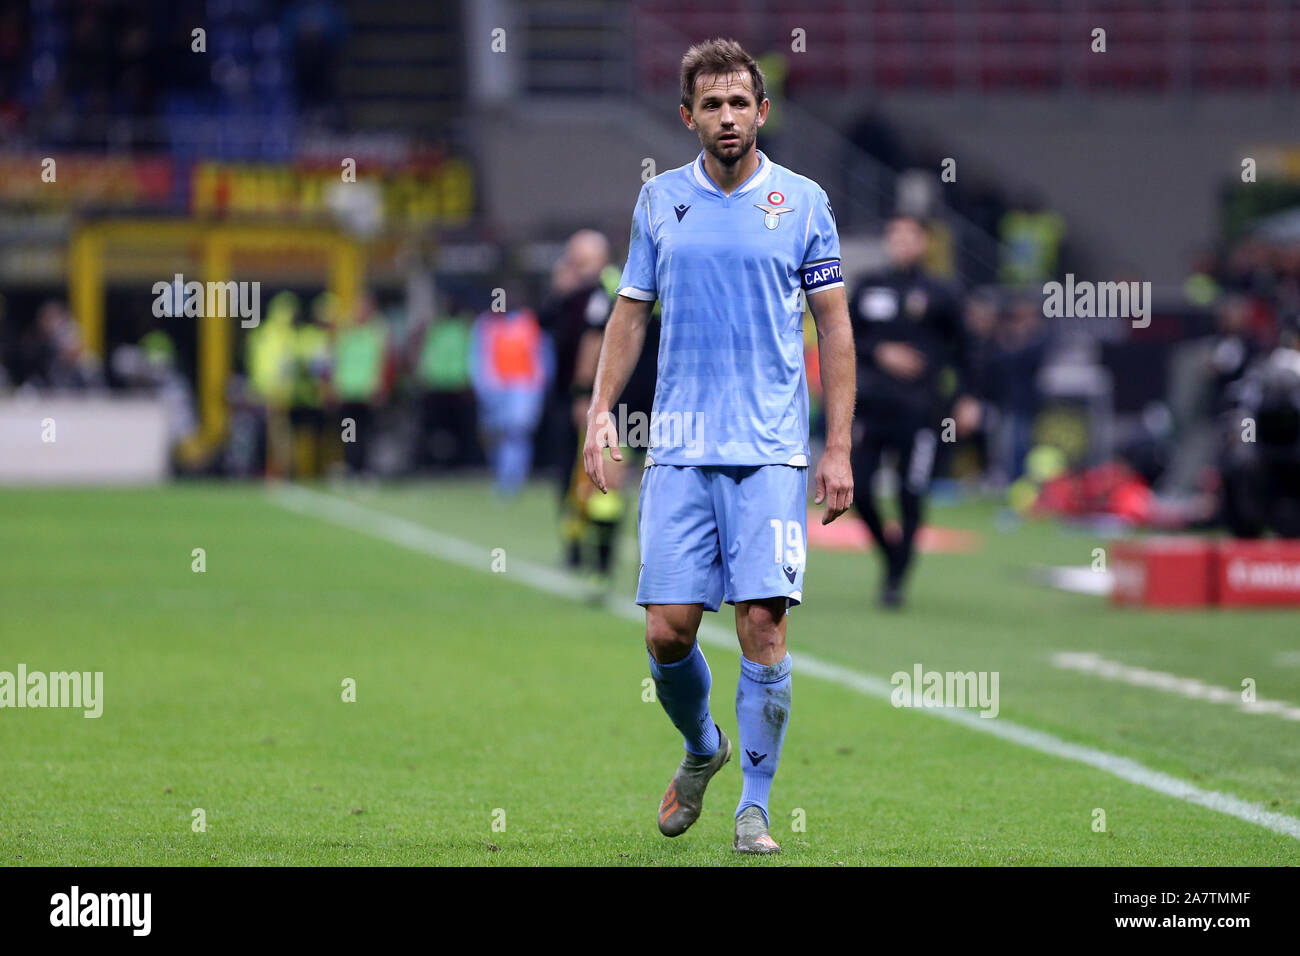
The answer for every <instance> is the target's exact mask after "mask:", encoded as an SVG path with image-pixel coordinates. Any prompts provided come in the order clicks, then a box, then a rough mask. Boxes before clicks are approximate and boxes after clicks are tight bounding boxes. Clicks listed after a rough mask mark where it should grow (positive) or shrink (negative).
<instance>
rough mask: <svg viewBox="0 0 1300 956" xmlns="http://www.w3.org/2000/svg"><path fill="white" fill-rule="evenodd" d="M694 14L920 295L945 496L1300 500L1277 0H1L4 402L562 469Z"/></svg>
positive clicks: (785, 137) (864, 252)
mask: <svg viewBox="0 0 1300 956" xmlns="http://www.w3.org/2000/svg"><path fill="white" fill-rule="evenodd" d="M1095 27H1102V28H1104V29H1105V30H1106V35H1107V39H1108V43H1109V48H1108V49H1107V50H1105V51H1103V52H1098V51H1097V50H1096V49H1095V48H1094V47H1095V43H1096V39H1095V36H1094V35H1093V32H1092V31H1093V30H1094V28H1095ZM196 31H197V32H196ZM498 31H499V32H498ZM713 35H729V36H735V37H736V38H737V39H739V40H740V41H741V42H742V43H744V44H746V45H747V46H748V47H749V48H750V49H751V50H752V51H754V52H755V53H757V52H759V51H763V57H762V59H761V61H760V62H761V64H762V66H763V69H764V72H765V75H766V78H767V84H768V91H769V95H770V96H771V98H772V100H773V104H774V105H773V109H772V119H771V121H770V122H769V123H768V126H767V127H765V128H764V130H763V132H762V133H761V134H760V138H759V148H760V149H762V150H763V151H764V152H766V153H767V154H768V155H769V156H770V157H771V158H772V159H774V160H775V161H777V162H779V163H782V164H784V165H787V166H789V167H791V168H793V169H794V170H796V171H797V172H801V173H804V174H806V175H809V176H811V177H812V178H814V179H816V180H818V181H819V182H821V183H822V184H823V185H824V186H825V188H826V189H827V191H828V193H829V194H830V196H831V200H832V204H833V205H834V207H835V210H836V214H837V219H838V222H839V223H840V227H841V238H842V242H843V247H844V249H843V259H844V269H845V273H846V279H848V285H849V288H850V290H852V291H853V294H854V295H856V296H858V297H859V298H861V297H862V296H867V297H869V296H870V290H871V288H872V287H873V283H879V282H885V281H888V280H887V277H888V276H889V275H890V274H891V273H895V274H897V273H899V272H900V271H902V272H908V271H910V272H911V273H914V274H923V275H924V276H926V277H927V280H926V281H929V282H933V283H934V288H935V289H938V290H942V293H941V294H942V297H943V298H944V301H945V302H946V303H947V305H946V307H948V308H950V309H951V311H952V315H953V322H952V334H951V336H950V339H949V340H948V341H947V342H946V345H947V346H948V353H947V356H946V358H945V363H946V365H947V366H948V367H947V368H946V369H945V370H944V372H945V374H943V375H939V376H937V377H936V386H935V387H936V388H937V389H938V390H939V393H940V395H941V396H942V398H943V400H944V401H946V402H948V403H949V405H948V406H947V411H950V410H951V408H952V405H951V403H953V402H955V401H956V400H957V399H958V398H959V394H958V393H959V391H960V393H961V395H965V396H968V397H970V398H971V399H972V400H973V401H974V402H976V403H977V405H978V409H979V411H978V414H977V415H972V416H970V417H969V420H968V421H965V422H964V426H963V428H962V429H961V436H960V440H956V441H951V442H948V441H945V442H944V443H942V444H941V445H940V446H939V448H938V453H937V459H936V462H935V468H934V472H935V475H936V478H937V480H938V481H939V483H940V487H941V488H942V487H949V488H953V489H961V488H964V489H968V490H978V491H980V492H988V493H993V494H998V495H1005V496H1007V500H1008V503H1009V504H1010V505H1011V506H1012V507H1013V508H1016V509H1018V510H1022V511H1028V510H1031V509H1040V510H1050V511H1054V512H1057V513H1066V514H1074V515H1084V514H1088V515H1094V516H1098V515H1100V516H1110V517H1112V518H1114V519H1116V520H1122V521H1128V522H1136V523H1143V524H1153V525H1157V526H1170V527H1174V526H1186V525H1193V526H1196V525H1209V524H1215V523H1225V524H1227V525H1229V526H1230V527H1232V528H1234V529H1235V530H1237V531H1238V532H1239V533H1243V534H1249V533H1259V532H1260V531H1261V530H1263V529H1266V528H1270V527H1271V528H1274V529H1276V530H1283V531H1284V533H1291V534H1297V533H1300V527H1297V526H1296V524H1295V512H1296V509H1295V507H1294V505H1293V504H1292V503H1290V497H1291V496H1293V495H1295V494H1300V491H1297V489H1300V481H1298V480H1297V476H1300V471H1297V466H1296V463H1297V462H1298V461H1300V426H1298V425H1297V422H1300V415H1297V412H1296V409H1297V408H1300V391H1297V387H1296V385H1297V382H1300V363H1298V362H1297V355H1298V354H1300V353H1297V351H1296V349H1297V334H1298V331H1300V330H1298V329H1297V324H1296V318H1295V316H1296V315H1297V312H1298V311H1300V150H1297V148H1296V147H1295V146H1294V145H1293V141H1294V138H1295V134H1294V130H1295V129H1297V128H1298V127H1297V126H1296V124H1295V123H1294V122H1289V120H1294V119H1295V116H1294V112H1295V110H1294V106H1293V96H1294V93H1295V91H1296V88H1297V86H1300V11H1294V10H1292V8H1291V5H1290V4H1287V3H1283V2H1281V0H1278V2H1268V0H1256V2H1253V3H1251V4H1248V5H1246V6H1244V7H1243V6H1242V5H1240V4H1233V3H1226V2H1224V3H1221V2H1216V0H1198V2H1194V3H1193V2H1177V0H1162V2H1155V3H1143V2H1123V0H1107V2H1101V3H1087V4H1084V3H1073V2H1068V0H1057V2H1049V3H1029V2H1021V0H1004V2H991V3H987V4H981V5H979V7H978V10H976V9H974V8H970V7H968V6H967V5H963V4H960V3H957V2H941V0H927V2H924V3H919V4H913V3H901V2H883V0H882V2H877V3H865V4H850V3H838V2H819V3H812V4H806V3H803V4H798V3H789V2H775V0H766V2H748V3H738V2H737V3H732V2H720V3H715V4H711V5H708V6H707V7H699V6H698V5H694V4H689V3H685V2H676V0H635V2H631V3H627V4H606V3H600V2H595V0H591V2H584V0H575V2H565V3H558V2H557V3H529V2H523V0H483V2H477V3H471V2H463V3H437V4H407V3H400V2H388V0H373V2H361V0H350V2H349V0H296V2H273V0H206V2H204V0H187V2H179V3H163V2H147V0H146V2H130V3H128V2H121V0H98V2H96V0H0V143H2V145H0V208H3V210H4V215H3V216H2V217H0V403H9V404H10V405H13V406H15V407H16V406H18V405H21V403H23V402H24V401H31V400H32V399H33V398H34V397H37V396H49V395H56V394H57V395H75V396H81V397H85V398H87V400H91V399H94V398H96V397H98V398H104V397H112V396H119V397H120V396H123V395H136V396H151V397H153V398H155V399H156V400H157V401H158V403H159V404H160V405H161V406H162V408H163V409H164V413H165V414H164V418H165V440H166V443H167V447H168V448H169V449H170V461H171V464H170V470H171V472H172V473H173V474H176V475H209V476H211V475H220V476H230V477H241V478H256V477H261V476H270V477H295V478H312V477H319V476H327V475H375V476H382V477H401V476H408V475H429V474H441V473H447V472H471V473H472V472H475V471H482V472H484V473H485V474H486V473H490V474H492V476H493V478H494V480H495V481H496V483H497V485H498V487H499V488H500V489H501V490H502V492H503V493H512V492H513V491H515V490H517V489H518V488H519V487H520V486H521V484H522V483H523V482H524V481H525V480H526V479H527V478H528V477H529V476H530V475H538V474H550V475H553V476H556V477H557V478H558V479H559V482H560V486H561V487H562V488H567V487H568V486H569V480H568V479H569V476H570V474H571V472H572V470H573V468H574V457H573V454H574V450H575V448H576V444H575V442H576V436H577V433H578V429H579V428H580V423H581V416H582V411H583V407H582V405H581V402H582V398H581V386H582V384H583V379H584V377H587V380H588V381H589V376H590V374H591V371H592V369H593V367H594V366H593V361H594V351H593V349H598V344H599V329H600V327H601V326H602V324H603V321H604V318H605V316H606V315H607V313H608V308H609V299H610V295H611V294H612V291H613V289H614V287H615V286H616V285H617V278H618V273H619V270H620V268H621V264H622V261H623V256H624V254H625V251H626V235H627V222H628V221H629V218H630V214H631V207H632V202H633V201H634V197H635V195H636V191H637V189H638V188H639V185H640V182H641V181H642V177H643V175H645V174H646V170H647V169H648V168H650V167H653V170H652V171H662V170H665V169H669V168H673V167H675V166H678V165H681V164H682V163H685V162H689V161H690V160H691V158H692V157H693V156H694V155H695V153H696V152H697V151H698V143H697V142H696V141H695V140H694V137H693V135H692V134H690V133H689V132H688V131H686V130H684V129H682V128H681V127H680V125H679V124H678V122H677V119H676V117H675V111H676V102H677V90H676V81H677V73H676V71H677V64H678V62H679V59H680V56H681V53H682V52H683V51H684V50H685V48H686V46H687V45H689V43H690V42H692V41H694V40H697V39H700V38H704V37H708V36H713ZM801 43H802V44H803V46H802V47H801V46H800V44H801ZM47 159H49V160H53V161H54V164H55V167H54V168H56V169H57V174H56V175H53V176H43V175H42V173H43V170H44V169H45V166H44V165H43V164H44V162H45V161H46V160H47ZM1246 159H1249V163H1248V164H1246V163H1244V162H1243V161H1244V160H1246ZM349 162H351V163H352V168H353V171H354V175H353V176H352V177H351V178H349V176H348V163H349ZM647 164H649V166H647ZM1247 165H1249V169H1248V170H1247V168H1246V166H1247ZM945 169H949V171H950V172H952V173H953V174H952V175H945V172H944V171H945ZM954 171H955V172H954ZM898 217H904V218H905V219H906V220H907V221H908V222H912V223H916V224H919V225H920V227H921V235H922V240H921V241H920V242H919V243H913V244H912V245H911V246H909V247H907V248H900V247H898V244H895V243H891V242H890V241H889V240H888V231H889V230H888V228H887V227H888V224H889V223H890V222H893V221H897V219H898ZM179 273H184V274H185V277H186V278H187V279H190V278H194V279H200V280H210V281H223V280H230V279H233V280H237V281H246V282H258V283H259V284H260V290H261V298H260V302H261V315H260V320H259V321H258V322H257V324H255V325H244V324H242V323H239V322H238V321H237V320H235V319H230V318H225V319H218V320H215V321H217V322H224V323H225V328H224V329H222V328H217V327H215V326H214V325H212V324H211V323H212V322H213V321H214V320H212V319H210V318H204V319H197V318H159V317H158V316H157V314H156V312H155V311H154V310H153V309H151V307H150V305H151V302H152V300H153V294H152V292H151V288H152V285H153V283H154V282H156V281H171V279H172V276H173V275H174V274H179ZM1066 273H1072V274H1074V275H1075V276H1076V277H1077V278H1078V279H1087V280H1091V281H1098V282H1100V281H1112V280H1119V281H1138V282H1151V284H1152V289H1153V303H1152V304H1153V308H1152V321H1151V323H1150V325H1149V326H1148V327H1145V328H1135V327H1133V325H1132V323H1130V322H1128V321H1126V320H1124V319H1123V318H1110V319H1106V318H1094V319H1080V318H1048V317H1046V316H1045V315H1044V309H1043V293H1042V287H1043V284H1044V283H1045V282H1048V281H1052V280H1060V279H1062V278H1063V277H1064V276H1065V275H1066ZM864 302H865V300H862V301H859V302H851V305H853V306H854V307H855V308H856V309H857V310H858V312H862V311H863V306H864ZM859 318H860V316H859ZM805 328H806V329H807V330H808V336H809V339H808V362H809V381H810V384H811V388H812V392H813V399H814V401H813V409H814V421H813V430H814V434H817V433H818V430H819V429H820V428H821V422H820V420H819V415H820V413H819V403H818V401H817V398H818V389H819V385H818V376H817V369H816V347H815V346H816V342H815V334H814V332H813V329H812V323H806V325H805ZM593 343H594V345H593ZM653 349H654V341H653V339H652V340H651V341H650V342H649V343H648V345H647V353H648V356H649V357H648V360H643V363H642V367H641V368H640V369H639V371H638V376H637V377H636V378H635V379H634V383H633V386H632V387H631V389H630V391H629V395H628V396H625V400H626V401H627V403H628V405H629V406H630V407H633V408H644V409H646V410H648V408H649V404H650V398H651V396H652V395H653ZM862 361H863V362H867V363H871V362H873V361H874V359H873V358H872V357H871V356H869V355H867V356H864V357H862ZM862 377H863V376H862V375H861V373H860V375H859V378H860V379H862ZM575 385H576V386H577V387H576V388H575ZM947 411H945V409H940V411H939V414H938V417H939V418H940V419H942V417H943V415H944V414H946V413H947ZM1247 419H1249V420H1250V422H1251V426H1250V429H1249V430H1250V434H1251V437H1250V438H1248V439H1243V437H1242V436H1243V427H1244V426H1243V422H1245V421H1246V420H1247ZM936 427H938V423H937V422H936ZM1273 499H1277V500H1278V501H1279V502H1281V503H1280V504H1276V505H1269V506H1267V507H1265V506H1261V505H1260V504H1259V502H1260V501H1262V500H1273ZM1288 529H1295V530H1288Z"/></svg>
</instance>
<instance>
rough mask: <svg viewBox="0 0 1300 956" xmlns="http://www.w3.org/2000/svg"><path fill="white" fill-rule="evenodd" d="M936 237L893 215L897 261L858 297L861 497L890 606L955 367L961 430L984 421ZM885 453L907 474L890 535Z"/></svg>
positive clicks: (906, 565) (889, 246)
mask: <svg viewBox="0 0 1300 956" xmlns="http://www.w3.org/2000/svg"><path fill="white" fill-rule="evenodd" d="M927 243H928V237H927V235H926V232H925V226H924V225H923V224H922V223H921V222H920V221H919V220H917V219H914V218H912V217H911V216H896V217H894V218H893V219H891V220H890V221H889V224H888V225H887V226H886V228H885V248H886V251H887V252H888V254H889V260H890V265H889V268H888V269H887V270H886V271H885V272H883V273H881V274H880V275H874V276H868V277H866V278H864V279H862V280H861V281H860V282H859V283H858V285H857V287H856V288H855V289H854V291H853V295H852V296H850V298H849V302H850V310H851V315H852V320H853V339H854V342H855V343H856V347H857V353H858V373H857V382H858V401H857V417H856V420H855V421H854V423H853V479H854V482H855V483H856V486H857V489H858V494H857V499H856V504H857V508H858V513H859V514H860V515H861V516H862V519H863V521H865V522H866V524H867V527H868V528H869V529H870V531H871V536H872V538H873V539H874V540H875V542H876V547H877V548H879V549H880V552H881V554H882V556H883V557H884V560H885V575H884V582H883V583H882V585H881V589H880V598H879V602H880V605H881V606H882V607H885V608H890V609H897V608H899V607H901V606H902V603H903V581H904V579H905V578H906V576H907V572H908V570H909V569H910V567H911V565H912V556H913V553H914V542H915V540H916V534H917V532H918V531H919V530H920V527H921V522H922V519H923V511H924V503H925V495H926V493H927V492H928V491H929V488H930V475H931V472H932V470H933V468H934V461H935V454H936V452H937V451H938V443H939V435H938V434H937V433H936V427H937V426H938V425H939V419H940V417H941V416H942V415H943V412H944V409H945V407H946V406H945V402H946V401H949V400H951V396H949V397H948V399H945V397H944V396H943V394H942V393H941V391H942V390H941V384H942V383H941V376H940V373H941V372H942V371H943V369H944V368H945V367H952V368H953V370H954V372H955V373H956V375H957V387H956V391H957V392H958V393H959V394H960V397H959V398H958V399H957V401H956V403H955V404H954V405H953V409H952V412H953V417H954V419H955V422H954V424H955V426H956V431H957V432H958V433H959V434H961V435H965V434H967V433H969V431H970V430H971V429H972V428H973V427H974V426H975V425H976V424H977V423H978V419H979V404H978V402H977V401H976V400H975V399H974V398H973V397H971V396H970V395H967V394H964V393H965V392H966V391H967V390H968V389H969V387H970V385H971V379H972V375H971V371H970V368H969V349H968V348H967V345H966V332H965V329H964V327H963V325H962V318H961V311H960V305H959V299H958V296H957V295H956V294H955V293H954V292H953V290H951V289H950V288H949V287H948V286H947V285H946V284H945V283H943V282H941V281H939V280H938V279H936V278H934V277H932V276H930V275H929V274H927V273H926V272H925V270H924V268H923V267H922V260H923V259H924V258H925V250H926V245H927ZM885 452H890V453H892V455H893V459H894V470H895V472H896V475H897V478H898V505H899V513H900V516H901V517H902V522H901V524H902V532H901V534H900V535H899V538H898V540H896V541H895V540H891V539H890V538H889V537H888V535H887V534H886V532H885V527H884V522H883V521H882V519H881V516H880V512H879V511H877V510H876V506H875V503H874V501H873V500H872V495H871V480H872V478H873V477H874V475H875V473H876V471H877V469H879V467H880V462H881V458H882V454H883V453H885Z"/></svg>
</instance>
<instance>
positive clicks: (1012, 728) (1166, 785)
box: [270, 485, 1300, 840]
mask: <svg viewBox="0 0 1300 956" xmlns="http://www.w3.org/2000/svg"><path fill="white" fill-rule="evenodd" d="M270 500H271V501H272V502H274V503H275V504H278V505H280V506H281V507H284V508H287V509H288V510H290V511H294V512H297V513H298V514H302V515H308V516H311V517H314V518H323V519H325V520H327V521H332V522H333V523H334V524H337V525H341V526H343V527H345V528H351V529H353V530H355V531H360V532H361V533H363V534H368V535H370V536H372V537H375V538H381V539H383V540H385V541H388V542H391V543H392V544H396V545H399V546H401V547H403V548H407V549H409V550H411V551H416V552H419V553H421V554H427V555H429V556H431V557H434V558H437V559H438V560H440V561H445V562H447V563H450V564H457V565H460V566H461V567H464V568H469V569H471V570H474V571H479V572H482V573H484V574H491V573H492V569H491V562H492V549H490V548H487V547H484V546H483V545H481V544H474V543H472V542H469V541H465V540H462V539H460V538H456V537H452V536H451V535H446V534H442V533H440V532H437V531H434V530H432V529H430V528H426V527H424V526H423V525H420V524H416V523H415V522H413V521H407V520H406V519H405V518H398V517H396V516H395V515H390V514H385V513H384V512H382V511H376V510H374V509H372V508H366V507H363V506H361V505H357V504H354V503H352V502H350V501H347V500H346V499H343V498H339V497H335V496H334V495H327V494H323V493H321V492H318V491H311V490H309V489H307V488H303V487H301V486H298V485H282V486H278V487H276V488H275V489H273V490H272V491H271V493H270ZM503 577H506V578H509V579H513V580H516V581H521V582H523V583H524V584H527V585H528V586H529V587H532V588H534V589H536V590H539V591H544V592H546V593H548V594H556V595H560V596H562V597H567V598H573V599H582V598H583V597H584V596H585V595H586V593H587V592H586V590H585V589H584V588H583V586H582V585H581V584H580V583H578V582H576V581H575V580H574V579H573V578H572V577H571V576H569V575H567V574H563V573H561V572H559V571H553V570H551V569H549V568H545V567H543V566H541V565H538V564H532V563H531V562H528V561H521V560H520V559H518V558H510V557H509V556H508V555H507V572H506V574H504V575H503ZM605 607H606V609H607V610H609V611H610V612H612V613H614V614H616V615H618V616H619V617H622V618H625V619H627V620H630V621H635V622H638V623H640V622H641V621H643V620H644V613H645V612H644V611H643V610H642V608H640V607H638V606H637V605H636V604H635V603H633V602H630V601H627V600H626V599H624V600H618V599H614V598H610V599H608V600H607V601H606V602H605ZM699 637H700V640H701V641H703V642H704V643H706V644H709V645H712V646H716V647H722V648H726V649H728V650H736V637H735V634H734V633H733V632H732V631H731V630H730V629H728V628H725V627H722V626H720V625H718V624H715V623H713V622H711V621H708V620H705V621H704V622H703V623H702V624H701V625H700V632H699ZM796 661H797V664H798V672H799V673H800V674H807V675H809V676H811V677H819V678H821V679H822V680H825V681H828V682H830V683H832V684H838V685H840V686H841V687H847V688H848V689H850V690H854V691H857V692H858V693H860V694H863V695H864V696H867V697H875V698H878V699H880V700H886V701H887V700H890V696H891V694H892V693H893V690H894V687H893V685H892V684H890V683H889V682H888V681H887V680H885V679H884V678H883V677H877V676H875V675H873V674H863V673H861V672H859V671H854V670H851V669H849V668H847V667H840V666H839V665H838V664H830V663H827V662H826V661H822V660H819V659H817V658H815V657H813V656H812V655H810V654H807V653H802V652H801V653H800V654H799V655H798V657H797V658H796ZM922 713H928V714H933V715H934V716H936V717H943V718H944V719H946V720H951V721H953V722H955V723H958V724H961V725H962V726H964V727H966V728H967V729H969V730H977V731H981V732H983V733H986V734H992V735H993V736H994V737H1000V738H1002V739H1003V740H1007V741H1010V742H1012V743H1015V744H1019V745H1021V746H1022V747H1030V748H1032V749H1034V750H1037V751H1039V752H1040V753H1045V754H1050V755H1051V756H1054V757H1061V758H1064V759H1066V760H1073V761H1075V762H1076V763H1082V764H1086V765H1087V766H1090V767H1094V768H1096V769H1097V770H1101V771H1104V772H1105V773H1108V774H1111V775H1112V776H1116V777H1119V778H1120V779H1122V780H1127V781H1128V782H1129V783H1133V784H1136V785H1137V786H1139V787H1145V788H1146V789H1148V790H1154V791H1156V792H1157V793H1163V794H1165V795H1166V796H1170V797H1175V798H1177V799H1179V800H1184V801H1186V802H1187V803H1193V804H1196V805H1197V806H1201V807H1205V808H1206V809H1208V810H1214V811H1216V812H1218V813H1223V814H1226V815H1228V816H1230V817H1236V818H1237V819H1238V820H1244V821H1246V822H1247V823H1253V824H1255V825H1257V826H1261V827H1264V828H1265V829H1267V830H1272V831H1273V832H1274V833H1280V834H1282V835H1284V836H1289V837H1292V838H1294V839H1297V840H1300V820H1298V819H1296V818H1295V817H1289V816H1287V815H1286V814H1283V813H1274V812H1273V811H1272V810H1267V809H1265V808H1264V807H1262V806H1260V805H1259V804H1256V803H1250V802H1249V801H1246V800H1242V799H1239V798H1238V797H1234V796H1232V795H1231V794H1226V793H1218V792H1215V791H1211V790H1202V789H1200V788H1199V787H1196V786H1193V785H1192V784H1190V783H1187V782H1186V781H1185V780H1179V779H1178V778H1177V777H1171V776H1170V775H1169V774H1166V773H1162V772H1161V771H1159V770H1152V769H1151V768H1150V767H1147V766H1144V765H1142V764H1140V763H1138V762H1137V761H1136V760H1131V759H1129V758H1128V757H1121V756H1118V755H1117V754H1112V753H1108V752H1107V751H1105V750H1098V749H1096V748H1094V747H1085V746H1083V745H1081V744H1073V743H1070V742H1069V741H1066V740H1062V739H1061V738H1059V737H1055V736H1053V735H1051V734H1048V733H1044V732H1043V731H1040V730H1033V729H1031V728H1029V727H1022V726H1020V725H1019V724H1013V723H1011V722H1010V721H1008V720H1005V719H1003V718H1001V717H999V718H997V719H996V720H983V719H980V717H979V714H978V713H976V712H974V711H969V710H960V709H957V708H951V707H935V708H925V709H923V710H922Z"/></svg>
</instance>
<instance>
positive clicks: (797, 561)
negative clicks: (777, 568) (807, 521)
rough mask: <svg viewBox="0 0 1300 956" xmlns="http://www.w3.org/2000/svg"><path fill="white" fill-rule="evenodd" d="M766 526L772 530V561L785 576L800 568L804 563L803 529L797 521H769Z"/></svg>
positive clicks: (776, 519) (774, 519)
mask: <svg viewBox="0 0 1300 956" xmlns="http://www.w3.org/2000/svg"><path fill="white" fill-rule="evenodd" d="M768 524H769V525H770V526H771V528H772V545H773V553H772V559H773V560H774V561H775V562H776V563H777V564H779V565H781V569H782V570H783V571H785V573H786V574H787V575H789V574H791V573H793V572H794V570H795V569H796V568H802V567H803V562H804V548H803V528H802V527H801V526H800V525H799V522H798V521H782V520H781V519H780V518H773V519H771V520H770V521H769V522H768Z"/></svg>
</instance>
